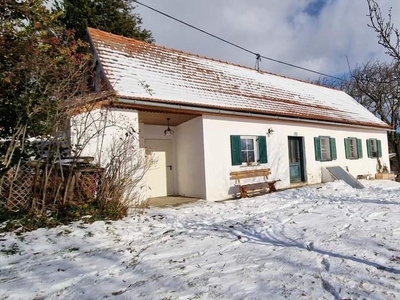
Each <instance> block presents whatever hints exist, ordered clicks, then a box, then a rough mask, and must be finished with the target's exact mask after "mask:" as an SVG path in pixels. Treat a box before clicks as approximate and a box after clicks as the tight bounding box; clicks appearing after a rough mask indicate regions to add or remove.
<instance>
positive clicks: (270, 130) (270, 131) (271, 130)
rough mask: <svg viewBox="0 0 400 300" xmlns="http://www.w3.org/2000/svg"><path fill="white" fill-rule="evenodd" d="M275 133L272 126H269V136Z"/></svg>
mask: <svg viewBox="0 0 400 300" xmlns="http://www.w3.org/2000/svg"><path fill="white" fill-rule="evenodd" d="M273 133H274V130H273V129H272V128H268V131H267V135H268V137H269V136H270V135H272V134H273Z"/></svg>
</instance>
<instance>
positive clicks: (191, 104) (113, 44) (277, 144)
mask: <svg viewBox="0 0 400 300" xmlns="http://www.w3.org/2000/svg"><path fill="white" fill-rule="evenodd" d="M88 33H89V37H90V43H91V46H92V48H93V52H94V56H95V60H96V63H97V72H98V73H97V75H98V76H97V78H98V81H97V89H98V90H101V89H102V88H104V87H107V88H112V89H113V90H114V91H115V92H116V94H117V96H118V100H117V101H115V102H113V103H112V104H110V103H108V104H105V105H103V106H101V107H99V108H98V113H101V112H102V111H105V110H107V111H108V112H111V113H112V114H113V115H114V117H116V118H118V119H119V118H121V120H129V121H130V122H131V125H130V126H133V127H134V128H136V129H137V131H138V132H139V140H140V143H139V145H138V147H141V148H143V149H146V151H147V153H153V154H154V155H155V156H156V157H157V159H158V162H157V164H156V165H154V166H153V167H152V168H151V170H150V171H149V172H148V174H147V176H146V180H145V182H143V187H144V188H143V193H145V195H144V196H145V198H150V197H159V196H166V195H182V196H189V197H200V198H203V199H207V200H221V199H227V198H230V197H232V196H233V195H234V194H235V193H237V191H238V187H237V186H236V185H235V181H234V180H231V178H230V173H231V172H234V171H240V170H257V169H264V168H269V169H270V170H271V175H270V179H271V178H272V179H280V180H281V181H279V182H278V183H277V184H276V187H277V188H278V189H282V188H289V187H291V186H293V185H296V184H299V183H303V184H315V183H320V182H322V181H323V169H324V168H325V167H329V166H340V167H342V168H344V169H346V170H348V172H349V173H350V174H352V175H353V176H358V175H367V174H369V175H371V176H373V175H374V174H375V173H376V168H377V158H378V157H379V159H380V161H381V163H382V164H386V165H388V166H389V157H388V144H387V131H388V130H390V129H391V128H390V127H389V125H387V124H386V123H384V122H382V121H381V120H379V119H378V118H376V117H375V116H374V115H373V114H372V113H370V112H369V111H368V110H367V109H365V108H364V107H363V106H361V105H360V104H359V103H357V102H356V101H355V100H354V99H353V98H351V97H350V96H349V95H347V94H346V93H344V92H342V91H339V90H335V89H331V88H326V87H322V86H318V85H314V84H310V83H307V82H303V81H300V80H296V79H291V78H286V77H282V76H279V75H274V74H270V73H267V72H259V71H256V70H254V69H251V68H247V67H243V66H238V65H234V64H230V63H227V62H223V61H218V60H213V59H210V58H206V57H201V56H198V55H194V54H190V53H185V52H181V51H177V50H173V49H168V48H165V47H160V46H157V45H154V44H148V43H144V42H141V41H137V40H135V39H130V38H125V37H122V36H117V35H113V34H110V33H106V32H103V31H100V30H96V29H89V30H88ZM115 134H116V133H115V132H112V131H111V132H108V135H107V136H106V138H103V139H102V143H110V142H111V137H112V136H114V135H115ZM98 143H99V141H97V144H96V143H94V144H93V143H92V144H91V145H89V147H88V149H87V150H85V151H87V153H92V154H94V153H93V152H95V150H98V149H99V145H98ZM103 148H104V147H103Z"/></svg>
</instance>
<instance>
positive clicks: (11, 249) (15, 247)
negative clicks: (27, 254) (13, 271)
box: [0, 243, 21, 255]
mask: <svg viewBox="0 0 400 300" xmlns="http://www.w3.org/2000/svg"><path fill="white" fill-rule="evenodd" d="M0 253H1V254H4V255H15V254H17V253H19V254H20V253H21V252H20V250H19V247H18V245H17V244H16V243H13V244H11V246H10V247H9V248H7V249H0Z"/></svg>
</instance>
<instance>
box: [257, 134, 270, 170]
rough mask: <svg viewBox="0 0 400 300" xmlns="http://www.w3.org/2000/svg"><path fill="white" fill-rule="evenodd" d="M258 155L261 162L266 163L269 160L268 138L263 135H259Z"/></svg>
mask: <svg viewBox="0 0 400 300" xmlns="http://www.w3.org/2000/svg"><path fill="white" fill-rule="evenodd" d="M258 155H259V161H260V164H266V163H267V162H268V156H267V138H266V137H265V136H262V135H261V136H259V137H258Z"/></svg>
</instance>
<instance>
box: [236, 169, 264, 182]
mask: <svg viewBox="0 0 400 300" xmlns="http://www.w3.org/2000/svg"><path fill="white" fill-rule="evenodd" d="M270 174H271V170H270V169H269V168H264V169H255V170H244V171H234V172H231V173H230V174H229V175H230V176H231V178H230V179H231V180H238V179H242V178H252V177H260V176H264V177H266V178H268V175H270Z"/></svg>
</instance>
